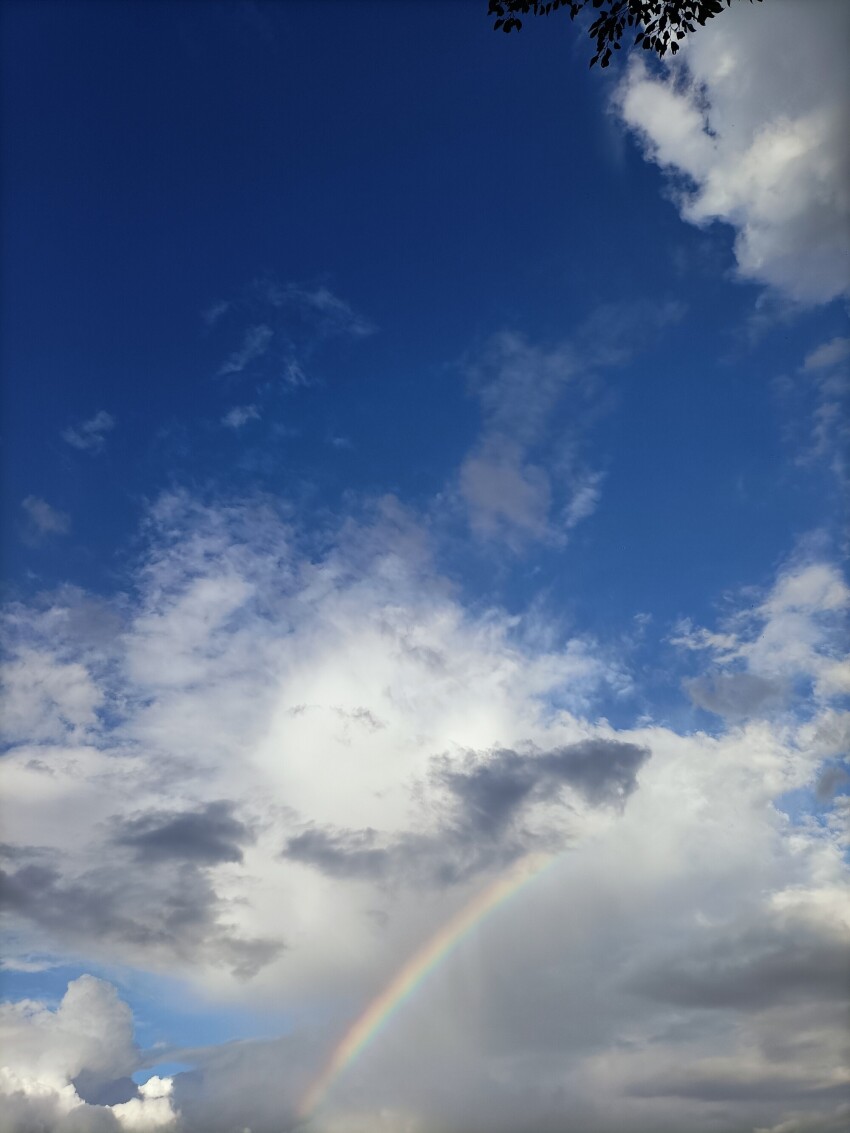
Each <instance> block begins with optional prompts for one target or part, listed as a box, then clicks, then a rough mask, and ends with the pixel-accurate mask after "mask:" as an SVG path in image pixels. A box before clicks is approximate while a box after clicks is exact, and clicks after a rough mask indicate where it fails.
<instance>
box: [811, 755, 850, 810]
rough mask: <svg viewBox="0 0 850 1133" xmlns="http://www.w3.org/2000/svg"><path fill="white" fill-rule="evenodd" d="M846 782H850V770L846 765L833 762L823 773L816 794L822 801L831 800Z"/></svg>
mask: <svg viewBox="0 0 850 1133" xmlns="http://www.w3.org/2000/svg"><path fill="white" fill-rule="evenodd" d="M846 783H850V772H848V770H847V767H846V765H844V764H833V765H832V766H830V767H827V768H825V770H824V771H823V772H822V773H821V775H820V778H819V779H818V781H817V786H816V787H815V794H816V796H817V798H818V800H819V801H820V802H822V803H826V802H829V800H830V799H831V798H832V797H833V795H835V794H836V793H837V791H838V790H839V788H840V787H843V786H844V785H845V784H846Z"/></svg>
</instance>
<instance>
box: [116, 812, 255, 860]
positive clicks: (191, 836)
mask: <svg viewBox="0 0 850 1133" xmlns="http://www.w3.org/2000/svg"><path fill="white" fill-rule="evenodd" d="M232 812H233V806H232V804H231V803H228V802H223V801H220V802H213V803H207V804H206V805H205V806H203V807H201V808H200V809H198V810H194V811H182V812H174V811H154V812H153V813H149V814H145V815H142V816H140V817H138V818H127V819H124V820H123V821H122V822H120V823H119V831H120V832H119V833H117V834H116V835H115V841H116V843H117V844H118V845H122V846H129V847H130V848H131V849H132V850H133V851H134V852H135V855H136V857H137V858H138V859H139V861H143V862H144V861H148V862H151V861H159V860H172V859H174V860H180V861H193V862H198V863H199V864H201V865H215V864H216V863H217V862H241V861H242V845H243V843H245V842H250V841H252V840H253V835H252V833H251V830H250V828H249V827H248V826H246V824H245V823H244V822H240V821H239V820H238V819H236V818H234V817H233V813H232Z"/></svg>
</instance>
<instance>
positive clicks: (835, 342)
mask: <svg viewBox="0 0 850 1133" xmlns="http://www.w3.org/2000/svg"><path fill="white" fill-rule="evenodd" d="M848 358H850V338H831V339H830V340H829V342H824V343H823V344H822V345H821V346H818V347H817V348H816V349H815V350H812V351H811V352H810V353H809V354H807V355H806V357H805V359H804V361H803V369H804V370H806V371H811V370H824V369H827V368H830V367H832V366H838V365H840V364H841V363H842V362H846V361H847V359H848Z"/></svg>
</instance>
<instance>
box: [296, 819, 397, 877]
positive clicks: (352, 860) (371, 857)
mask: <svg viewBox="0 0 850 1133" xmlns="http://www.w3.org/2000/svg"><path fill="white" fill-rule="evenodd" d="M284 853H285V856H286V857H288V858H291V859H292V861H297V862H304V863H306V864H307V865H312V866H315V867H316V868H317V869H319V870H321V872H322V873H326V874H327V875H328V876H329V877H340V878H364V877H368V878H375V879H379V878H383V877H385V876H386V874H387V871H388V869H389V864H390V857H391V851H390V850H389V849H388V848H387V847H382V846H381V845H380V844H379V843H378V835H377V832H376V831H375V830H372V829H366V830H348V831H339V832H337V833H333V832H331V831H329V830H323V829H320V828H317V827H310V828H309V829H307V830H305V831H303V832H302V833H301V834H297V835H296V836H295V837H294V838H290V839H289V841H288V842H287V844H286V849H285V851H284Z"/></svg>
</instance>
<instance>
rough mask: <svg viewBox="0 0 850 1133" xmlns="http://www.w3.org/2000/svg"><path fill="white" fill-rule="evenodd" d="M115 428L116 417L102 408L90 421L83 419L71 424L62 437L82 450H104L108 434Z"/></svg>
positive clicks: (94, 451) (95, 451)
mask: <svg viewBox="0 0 850 1133" xmlns="http://www.w3.org/2000/svg"><path fill="white" fill-rule="evenodd" d="M114 428H115V418H114V417H113V416H112V414H111V413H107V412H106V410H105V409H101V410H99V411H98V412H97V413H95V415H94V417H90V418H89V419H88V421H82V422H80V424H79V425H69V426H68V428H67V429H65V430H63V432H62V439H63V440H64V441H67V443H68V444H69V445H71V446H72V447H73V448H78V449H80V450H81V451H82V452H93V453H97V452H103V449H104V447H105V446H106V434H107V433H109V432H111V431H112V430H113V429H114Z"/></svg>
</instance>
